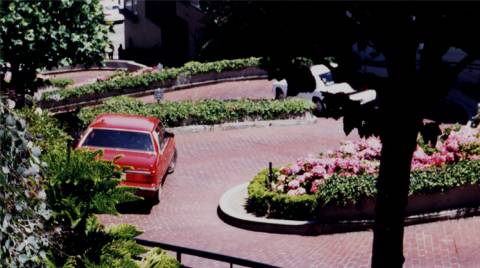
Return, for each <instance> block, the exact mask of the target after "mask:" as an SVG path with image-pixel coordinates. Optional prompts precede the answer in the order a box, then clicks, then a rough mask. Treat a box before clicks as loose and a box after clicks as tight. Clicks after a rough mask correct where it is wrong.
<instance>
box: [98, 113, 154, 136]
mask: <svg viewBox="0 0 480 268" xmlns="http://www.w3.org/2000/svg"><path fill="white" fill-rule="evenodd" d="M159 123H160V120H158V118H155V117H149V116H140V115H128V114H101V115H98V116H97V117H96V118H95V120H93V122H92V123H91V124H90V127H91V128H113V129H115V128H117V129H124V130H136V131H148V132H152V131H153V130H154V129H155V128H156V127H157V125H158V124H159Z"/></svg>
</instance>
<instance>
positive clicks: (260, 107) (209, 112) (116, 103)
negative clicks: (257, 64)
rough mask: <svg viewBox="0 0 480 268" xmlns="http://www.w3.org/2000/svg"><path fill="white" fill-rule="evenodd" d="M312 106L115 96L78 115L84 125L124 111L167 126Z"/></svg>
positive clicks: (295, 112)
mask: <svg viewBox="0 0 480 268" xmlns="http://www.w3.org/2000/svg"><path fill="white" fill-rule="evenodd" d="M312 105H313V104H312V103H311V102H310V101H307V100H303V99H287V100H282V101H278V100H248V99H242V100H202V101H180V102H173V101H165V102H161V103H159V104H157V103H151V104H145V103H144V102H142V101H140V100H136V99H133V98H129V97H115V98H111V99H109V100H108V101H106V102H105V104H104V105H102V106H99V107H94V108H83V109H82V110H81V111H80V113H79V118H80V120H81V121H82V122H83V124H84V125H88V124H89V123H90V122H91V121H92V120H93V119H94V118H95V116H97V115H99V114H102V113H124V114H135V115H145V116H154V117H157V118H159V119H160V120H161V122H162V123H163V124H164V125H165V126H167V127H176V126H183V125H193V124H206V125H212V124H220V123H225V122H235V121H244V120H248V119H261V120H273V119H286V118H291V117H293V116H300V115H304V114H305V113H306V112H308V111H310V110H311V108H312V107H313V106H312Z"/></svg>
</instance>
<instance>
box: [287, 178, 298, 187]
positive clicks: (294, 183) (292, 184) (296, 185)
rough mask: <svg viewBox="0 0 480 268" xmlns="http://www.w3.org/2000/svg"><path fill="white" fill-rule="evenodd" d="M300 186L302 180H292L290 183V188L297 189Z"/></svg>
mask: <svg viewBox="0 0 480 268" xmlns="http://www.w3.org/2000/svg"><path fill="white" fill-rule="evenodd" d="M299 186H300V182H299V181H298V180H296V179H295V180H292V181H290V182H289V183H288V188H289V189H297V188H298V187H299Z"/></svg>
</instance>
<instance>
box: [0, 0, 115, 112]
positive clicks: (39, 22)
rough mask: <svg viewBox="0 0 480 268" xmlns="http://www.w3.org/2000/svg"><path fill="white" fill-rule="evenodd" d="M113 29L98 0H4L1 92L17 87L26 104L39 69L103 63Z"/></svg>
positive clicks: (18, 96)
mask: <svg viewBox="0 0 480 268" xmlns="http://www.w3.org/2000/svg"><path fill="white" fill-rule="evenodd" d="M108 29H109V28H108V26H107V25H105V21H104V15H103V11H102V7H101V6H100V3H99V1H98V0H92V1H75V0H61V1H35V0H33V1H32V0H9V1H3V0H2V1H0V89H1V91H0V93H2V94H6V91H7V90H8V91H11V93H13V95H14V96H12V97H15V99H17V100H18V102H19V104H20V105H22V104H23V102H24V95H25V94H29V95H31V94H33V93H34V92H35V91H36V88H37V86H38V83H37V82H38V81H37V79H36V76H37V72H38V71H40V70H42V69H51V68H55V67H60V66H65V65H74V64H86V65H93V64H97V63H100V62H101V61H102V60H103V57H104V56H105V52H106V50H107V48H108V44H109V40H108V36H107V34H108ZM6 73H11V79H9V81H5V80H4V78H5V77H4V76H5V74H6Z"/></svg>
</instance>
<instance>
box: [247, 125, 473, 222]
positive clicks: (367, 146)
mask: <svg viewBox="0 0 480 268" xmlns="http://www.w3.org/2000/svg"><path fill="white" fill-rule="evenodd" d="M419 144H421V143H419ZM380 150H381V144H380V141H379V140H378V139H377V138H369V139H366V140H361V141H359V142H351V141H347V142H344V143H342V145H341V147H340V148H339V149H338V150H336V151H332V152H327V153H326V154H321V155H320V156H319V157H309V158H305V159H300V160H298V161H297V162H296V163H295V164H291V165H288V166H284V167H281V168H278V169H274V172H273V174H272V177H271V178H269V176H268V173H267V171H266V170H264V171H261V172H260V173H259V174H258V175H257V176H256V177H255V178H254V179H253V181H252V182H251V183H250V185H249V188H248V193H249V198H248V203H247V208H248V210H249V211H250V212H254V213H256V214H258V215H267V216H270V217H276V218H284V219H315V218H318V217H319V216H320V215H326V213H323V212H324V211H325V210H329V209H331V208H332V207H334V208H349V207H350V208H351V207H352V206H353V207H355V206H363V205H364V204H365V202H366V201H367V202H368V201H371V199H372V198H373V197H374V196H375V194H376V188H375V178H376V177H377V175H378V168H379V165H380V164H379V163H380ZM479 153H480V140H479V137H478V131H477V130H476V129H468V128H462V129H455V130H447V132H446V134H444V135H443V136H442V137H441V138H440V140H439V142H438V144H436V146H434V147H431V146H427V145H422V146H418V147H417V150H416V151H415V153H414V157H413V159H412V173H411V176H410V192H409V194H410V195H411V196H413V195H419V194H432V193H438V192H445V191H448V190H450V189H454V188H456V187H461V186H467V185H472V184H477V183H478V181H479V174H480V160H479ZM370 203H371V202H370ZM327 214H328V213H327Z"/></svg>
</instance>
